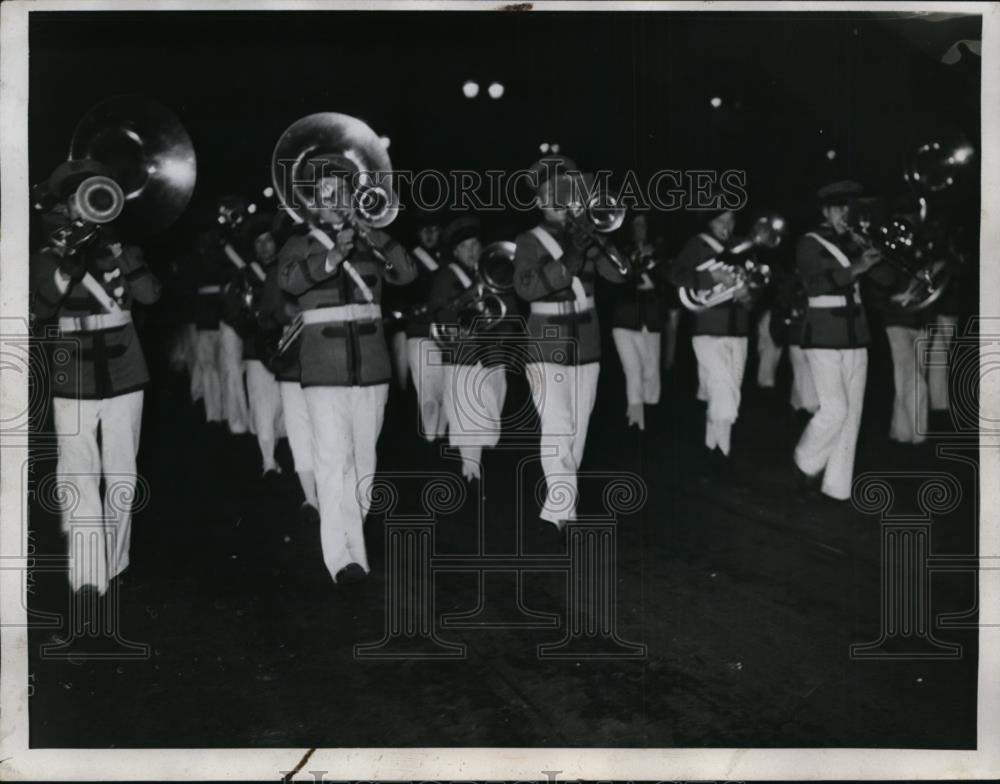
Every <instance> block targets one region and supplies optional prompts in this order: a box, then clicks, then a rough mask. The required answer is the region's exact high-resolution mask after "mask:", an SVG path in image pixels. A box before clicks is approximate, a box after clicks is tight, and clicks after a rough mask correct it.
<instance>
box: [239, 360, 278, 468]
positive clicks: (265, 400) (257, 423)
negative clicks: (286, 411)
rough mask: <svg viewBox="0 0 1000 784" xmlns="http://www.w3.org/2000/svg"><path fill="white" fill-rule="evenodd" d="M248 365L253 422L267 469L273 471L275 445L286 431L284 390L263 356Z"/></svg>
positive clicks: (251, 418)
mask: <svg viewBox="0 0 1000 784" xmlns="http://www.w3.org/2000/svg"><path fill="white" fill-rule="evenodd" d="M246 366H247V398H248V403H249V408H250V421H251V422H253V429H254V432H255V433H256V434H257V444H258V445H259V446H260V454H261V458H262V460H263V465H264V470H265V471H270V470H271V469H273V468H275V467H276V465H277V464H276V463H275V462H274V444H275V442H276V441H277V439H278V438H280V437H281V435H282V431H283V430H284V426H283V424H282V422H281V389H280V388H279V386H278V380H277V379H276V378H275V377H274V374H273V373H272V372H271V371H270V370H268V369H267V368H266V367H265V366H264V363H263V362H261V361H260V360H259V359H248V360H247V361H246Z"/></svg>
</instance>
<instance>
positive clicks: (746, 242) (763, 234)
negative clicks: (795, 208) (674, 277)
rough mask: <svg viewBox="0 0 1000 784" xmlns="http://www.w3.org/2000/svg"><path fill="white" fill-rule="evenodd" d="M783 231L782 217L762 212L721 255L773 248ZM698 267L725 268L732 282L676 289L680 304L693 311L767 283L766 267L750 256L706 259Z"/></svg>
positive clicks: (761, 286) (738, 254)
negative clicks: (742, 237)
mask: <svg viewBox="0 0 1000 784" xmlns="http://www.w3.org/2000/svg"><path fill="white" fill-rule="evenodd" d="M787 232H788V226H787V224H786V223H785V220H784V218H782V217H781V216H780V215H778V214H777V213H765V214H764V215H762V216H761V217H759V218H757V220H755V221H754V222H753V225H752V226H751V228H750V234H749V236H747V237H746V238H745V239H742V240H739V241H738V242H736V243H735V244H734V245H733V246H731V247H730V248H729V249H727V250H726V251H725V255H726V256H727V257H729V258H730V259H738V258H739V257H741V256H745V255H746V254H747V253H749V252H750V251H751V250H753V249H754V248H758V247H765V248H776V247H778V245H780V244H781V240H782V239H783V238H784V236H785V234H787ZM699 269H700V270H702V271H712V270H721V269H725V270H728V271H730V272H731V273H732V274H733V282H732V283H730V284H725V283H717V284H716V285H715V286H712V287H711V288H709V289H693V288H685V287H681V288H680V289H679V290H678V294H679V296H680V300H681V304H682V305H684V307H685V308H687V309H688V310H691V311H694V312H696V313H697V312H698V311H702V310H707V309H708V308H713V307H715V306H716V305H721V304H723V303H724V302H730V301H731V300H732V299H733V298H734V297H735V296H736V295H737V294H739V293H740V292H741V291H744V290H747V289H749V290H751V291H753V290H759V289H762V288H765V287H766V286H767V285H769V284H770V282H771V268H770V266H768V265H767V264H760V263H757V262H756V261H754V260H752V259H750V258H746V259H743V260H742V261H728V262H727V261H724V260H722V259H721V258H714V259H709V260H708V261H705V262H703V263H702V264H701V265H700V266H699Z"/></svg>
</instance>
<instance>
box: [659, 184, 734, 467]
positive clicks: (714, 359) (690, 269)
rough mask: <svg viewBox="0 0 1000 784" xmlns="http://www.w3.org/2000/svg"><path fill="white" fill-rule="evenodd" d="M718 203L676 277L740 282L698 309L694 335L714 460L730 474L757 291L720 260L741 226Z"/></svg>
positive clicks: (701, 285)
mask: <svg viewBox="0 0 1000 784" xmlns="http://www.w3.org/2000/svg"><path fill="white" fill-rule="evenodd" d="M718 204H719V206H718V208H717V209H715V210H714V211H712V212H710V213H708V214H707V221H706V229H707V230H706V231H703V232H701V233H699V234H696V235H695V236H694V237H692V238H691V239H690V240H689V241H688V243H687V244H686V245H685V246H684V248H683V249H682V250H681V252H680V254H679V255H678V256H677V258H676V259H675V261H674V264H673V267H672V269H671V277H672V280H673V282H674V284H675V285H676V286H679V287H684V288H694V289H710V288H712V287H713V286H715V285H717V284H721V285H723V286H726V287H729V286H736V289H735V294H734V295H733V296H732V297H731V298H730V299H729V300H728V301H726V302H722V303H720V304H717V305H715V306H713V307H710V308H706V309H704V310H701V311H698V312H696V313H695V315H694V327H693V337H692V339H691V344H692V346H693V347H694V354H695V359H696V360H697V362H698V399H699V400H702V401H703V402H706V403H707V404H708V409H707V412H706V414H705V448H706V450H707V451H708V462H709V465H710V466H711V467H712V468H713V470H715V471H716V472H719V473H722V474H727V473H730V472H731V471H732V463H731V461H730V457H729V456H730V451H731V449H732V429H733V425H734V424H735V422H736V419H737V417H738V416H739V411H740V395H741V393H740V389H741V387H742V384H743V373H744V371H745V370H746V361H747V335H748V334H749V329H750V306H751V295H750V291H749V289H748V288H747V287H745V286H741V285H739V282H738V279H737V278H736V275H735V273H734V272H733V271H731V270H730V269H728V268H727V267H726V266H725V265H723V264H719V263H717V259H718V258H719V257H720V256H723V255H724V254H725V252H726V247H727V245H728V244H729V243H730V240H731V239H732V236H733V230H734V228H735V227H736V215H735V214H734V213H733V211H732V210H729V209H726V208H725V207H724V206H723V205H722V204H721V202H719V203H718Z"/></svg>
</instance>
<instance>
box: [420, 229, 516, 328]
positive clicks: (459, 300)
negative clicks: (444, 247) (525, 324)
mask: <svg viewBox="0 0 1000 784" xmlns="http://www.w3.org/2000/svg"><path fill="white" fill-rule="evenodd" d="M516 249H517V246H516V245H515V244H514V243H513V242H507V241H501V242H493V243H491V244H489V245H487V246H486V247H485V248H483V252H482V253H481V254H480V256H479V264H478V268H477V275H476V280H475V282H474V283H473V284H472V286H470V287H469V288H468V289H466V290H465V291H463V292H462V293H461V294H459V295H458V296H457V297H455V298H454V299H453V300H452V301H451V302H449V303H448V305H447V306H446V308H447V309H449V310H451V309H456V310H457V311H458V320H457V324H456V325H443V324H438V323H436V322H435V323H432V324H431V337H432V338H433V339H434V340H435V342H437V343H438V344H440V345H445V344H447V343H448V342H449V341H453V340H455V339H456V337H466V336H468V335H470V334H472V332H473V331H475V332H476V333H482V332H489V331H490V330H492V329H494V328H496V326H497V325H498V324H500V323H501V322H502V321H503V319H504V318H506V316H507V303H506V302H504V299H503V298H504V295H508V294H510V293H511V292H512V291H513V290H514V254H515V252H516ZM422 312H426V306H423V311H422Z"/></svg>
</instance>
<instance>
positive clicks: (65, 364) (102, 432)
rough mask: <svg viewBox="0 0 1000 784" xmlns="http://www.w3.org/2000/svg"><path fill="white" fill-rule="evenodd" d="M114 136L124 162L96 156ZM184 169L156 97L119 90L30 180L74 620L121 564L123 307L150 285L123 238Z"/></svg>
mask: <svg viewBox="0 0 1000 784" xmlns="http://www.w3.org/2000/svg"><path fill="white" fill-rule="evenodd" d="M119 145H124V146H126V147H134V148H135V149H134V152H135V155H132V156H122V158H123V159H127V161H128V162H127V163H122V159H120V158H116V157H115V156H110V155H108V156H107V157H105V154H106V153H107V152H108V151H109V150H114V149H120V147H119ZM165 169H166V170H167V171H168V172H169V176H165V175H164V174H163V172H164V170H165ZM194 179H195V159H194V149H193V148H192V146H191V142H190V139H189V138H188V135H187V132H186V131H185V130H184V128H183V127H182V126H181V125H180V123H179V122H178V121H177V119H176V118H175V117H174V116H173V115H172V114H171V113H170V112H169V111H167V110H166V109H164V108H163V107H161V106H159V105H158V104H155V103H152V102H150V101H147V100H146V99H144V98H136V97H130V96H126V97H121V98H112V99H109V100H107V101H104V102H103V103H101V104H98V105H97V106H96V107H94V108H93V109H92V110H91V111H90V112H89V113H88V114H87V115H86V116H85V117H84V119H83V120H82V121H81V122H80V124H79V125H78V126H77V129H76V132H75V133H74V136H73V140H72V144H71V154H70V160H68V161H67V162H65V163H63V164H61V165H60V166H58V167H57V168H56V169H55V171H54V172H53V173H52V175H51V177H49V178H48V180H47V181H46V182H45V183H43V184H42V185H40V186H36V206H38V207H39V208H40V209H45V208H48V211H47V213H46V214H45V215H44V216H43V218H44V221H43V223H45V224H46V225H47V231H46V234H47V235H48V236H47V237H46V238H45V241H44V243H43V247H41V248H40V249H39V250H38V251H37V252H36V253H34V255H33V257H32V259H31V266H30V270H31V279H32V294H33V297H32V315H33V316H34V318H35V319H36V322H37V323H38V324H39V325H47V326H53V327H56V328H58V330H59V331H60V332H61V334H62V335H63V336H64V337H65V338H66V339H67V340H65V341H54V342H46V344H45V345H46V347H51V348H52V349H53V351H52V352H50V353H52V356H51V357H50V359H52V361H53V362H58V363H59V364H60V365H61V367H60V372H58V373H56V372H53V373H50V374H49V379H50V380H51V391H52V410H53V419H54V425H55V432H56V436H57V438H58V443H59V461H58V464H57V467H56V476H57V481H58V484H59V486H60V487H61V488H62V489H60V490H57V491H56V492H55V493H54V495H55V496H56V498H57V499H58V500H59V502H60V505H61V517H62V520H61V524H62V531H63V533H65V534H66V536H67V549H68V553H69V582H70V586H71V587H72V589H73V591H74V596H75V597H76V607H77V609H78V611H79V612H81V613H83V619H84V623H85V624H86V623H92V622H93V619H94V617H95V614H96V613H97V612H98V608H97V601H96V597H97V596H103V595H104V594H105V593H106V592H107V590H108V587H109V584H111V583H112V581H114V583H115V584H119V583H120V580H116V578H120V577H121V575H122V574H123V572H124V571H125V569H126V568H127V567H128V565H129V550H130V544H131V530H132V509H133V503H134V501H135V498H136V495H137V493H136V486H137V481H138V476H137V467H136V456H137V452H138V450H139V439H140V429H141V423H142V407H143V397H144V388H145V387H146V385H147V384H148V382H149V373H148V371H147V367H146V361H145V358H144V356H143V351H142V347H141V346H140V343H139V336H138V334H137V332H136V328H135V324H134V322H133V306H134V305H135V304H136V303H139V304H151V303H153V302H155V301H156V300H157V299H158V297H159V295H160V283H159V281H158V280H157V279H156V278H155V277H154V276H153V274H152V273H151V272H150V269H149V267H147V265H146V263H145V262H144V260H143V254H142V252H141V251H140V249H139V248H138V247H137V246H135V245H132V244H129V243H128V242H126V241H125V240H124V239H123V238H133V237H136V236H137V235H140V234H148V233H155V232H156V231H158V230H161V229H163V228H165V227H166V226H167V225H169V224H170V223H172V222H173V221H174V220H175V219H176V218H177V217H178V216H179V215H180V213H181V212H182V211H183V210H184V208H185V207H186V205H187V202H188V200H189V198H190V196H191V191H192V190H193V188H194ZM37 194H44V198H42V199H39V198H38V197H37ZM67 346H68V347H69V348H68V350H69V357H68V361H67V360H65V359H64V360H59V359H57V358H56V356H55V351H60V352H65V351H66V350H67ZM102 484H103V497H102ZM70 501H71V502H73V503H69V502H70ZM91 636H94V635H91Z"/></svg>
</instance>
